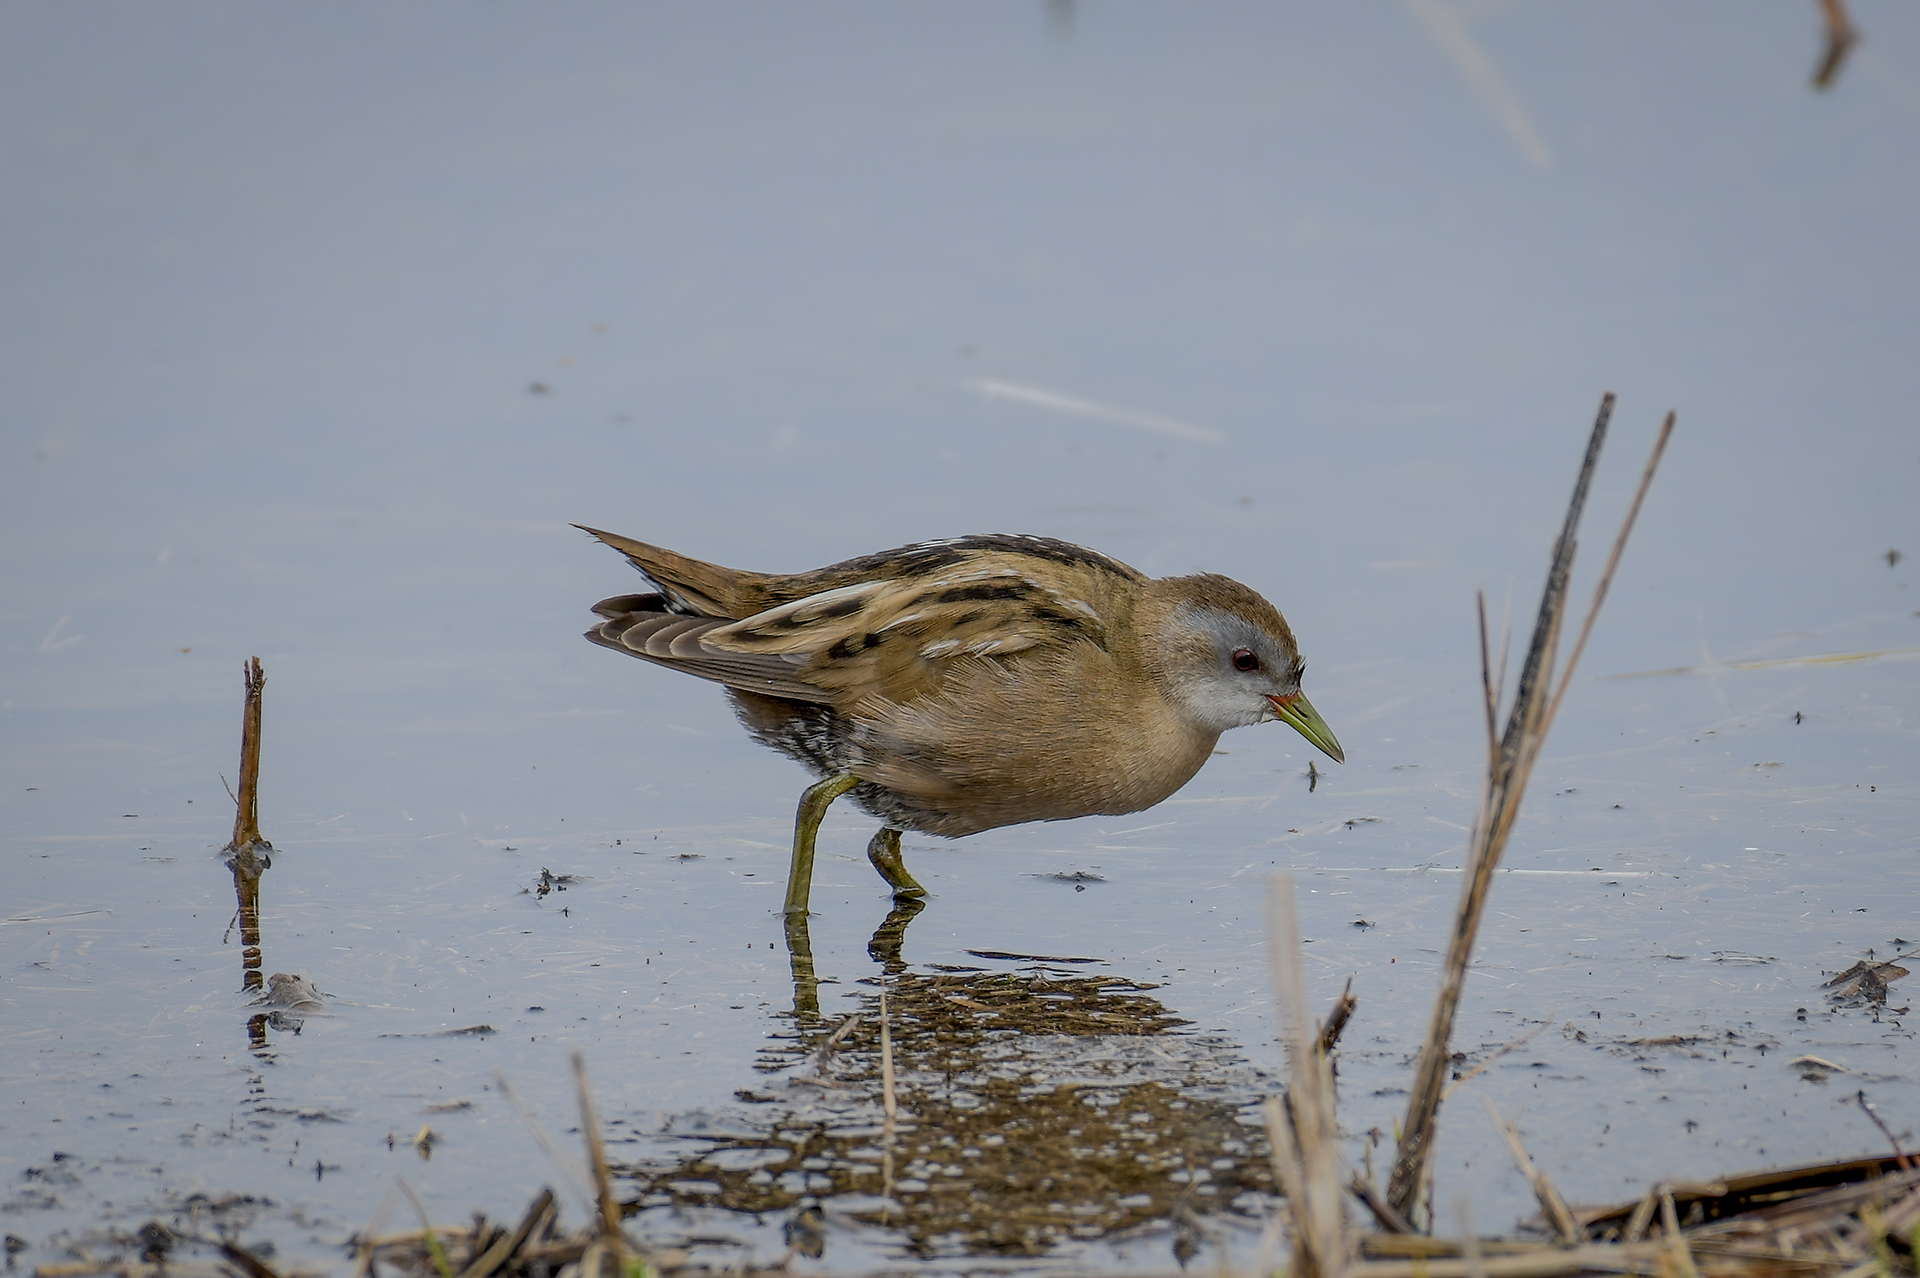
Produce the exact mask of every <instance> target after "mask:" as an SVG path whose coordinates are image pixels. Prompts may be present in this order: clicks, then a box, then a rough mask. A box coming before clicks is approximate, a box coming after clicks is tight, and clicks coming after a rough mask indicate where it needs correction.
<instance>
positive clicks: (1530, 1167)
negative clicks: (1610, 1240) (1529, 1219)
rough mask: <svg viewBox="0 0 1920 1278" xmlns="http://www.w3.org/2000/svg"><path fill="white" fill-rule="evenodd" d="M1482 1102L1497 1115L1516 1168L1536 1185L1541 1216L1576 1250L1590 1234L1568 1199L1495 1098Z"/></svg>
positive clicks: (1495, 1120) (1534, 1193)
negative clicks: (1538, 1163) (1569, 1207)
mask: <svg viewBox="0 0 1920 1278" xmlns="http://www.w3.org/2000/svg"><path fill="white" fill-rule="evenodd" d="M1482 1099H1483V1100H1486V1102H1487V1113H1489V1114H1491V1115H1493V1125H1494V1126H1495V1127H1496V1128H1498V1129H1499V1131H1500V1138H1501V1139H1502V1140H1504V1141H1506V1143H1507V1152H1508V1153H1509V1154H1511V1155H1512V1156H1513V1165H1514V1166H1516V1167H1518V1168H1519V1169H1520V1174H1521V1175H1522V1176H1525V1177H1526V1178H1527V1183H1528V1184H1530V1185H1532V1186H1533V1196H1534V1198H1536V1199H1537V1200H1538V1201H1539V1203H1540V1214H1541V1215H1542V1216H1544V1217H1546V1219H1547V1223H1548V1224H1550V1225H1552V1226H1553V1232H1554V1233H1556V1234H1558V1235H1560V1241H1561V1242H1563V1243H1565V1244H1566V1245H1567V1246H1569V1247H1573V1246H1577V1245H1579V1244H1580V1243H1583V1242H1585V1241H1586V1240H1587V1235H1586V1232H1585V1231H1584V1230H1582V1229H1581V1228H1580V1226H1579V1225H1577V1224H1575V1223H1574V1219H1573V1213H1572V1212H1570V1211H1568V1210H1567V1202H1566V1199H1564V1198H1562V1197H1560V1191H1559V1190H1557V1189H1555V1188H1554V1187H1553V1182H1552V1181H1550V1180H1548V1179H1547V1174H1546V1173H1545V1172H1543V1171H1541V1170H1540V1169H1539V1167H1537V1166H1535V1165H1534V1161H1533V1159H1532V1157H1531V1156H1529V1155H1528V1153H1527V1147H1526V1145H1525V1144H1524V1143H1522V1141H1521V1140H1520V1133H1519V1132H1518V1131H1516V1130H1514V1127H1513V1125H1512V1124H1511V1123H1509V1122H1507V1120H1506V1119H1505V1118H1503V1117H1501V1115H1500V1110H1499V1108H1498V1107H1497V1106H1496V1105H1495V1104H1494V1103H1493V1101H1492V1100H1491V1099H1489V1098H1486V1097H1483V1098H1482Z"/></svg>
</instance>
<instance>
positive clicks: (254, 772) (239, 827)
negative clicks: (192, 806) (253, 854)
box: [227, 657, 267, 853]
mask: <svg viewBox="0 0 1920 1278" xmlns="http://www.w3.org/2000/svg"><path fill="white" fill-rule="evenodd" d="M242 669H243V670H244V671H245V674H246V681H247V708H246V711H245V712H244V714H243V716H242V718H241V720H240V793H239V794H238V795H236V796H234V811H233V842H231V843H230V844H228V845H227V846H228V849H229V850H231V851H234V852H240V853H244V852H245V851H246V850H247V849H249V848H251V847H252V846H253V845H254V844H256V843H258V842H260V694H261V692H262V690H264V689H265V688H266V686H267V675H266V672H265V671H264V670H262V669H261V667H260V658H258V657H249V658H248V659H247V664H246V665H245V666H244V667H242Z"/></svg>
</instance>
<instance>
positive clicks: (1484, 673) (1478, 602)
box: [1473, 590, 1506, 767]
mask: <svg viewBox="0 0 1920 1278" xmlns="http://www.w3.org/2000/svg"><path fill="white" fill-rule="evenodd" d="M1473 602H1474V607H1475V609H1476V610H1477V611H1478V612H1479V614H1480V691H1481V693H1482V696H1481V698H1480V699H1481V701H1482V702H1484V703H1485V705H1486V707H1487V766H1488V767H1492V766H1493V762H1494V758H1495V752H1496V751H1497V750H1499V748H1500V729H1499V726H1498V724H1497V723H1496V720H1497V719H1498V718H1499V715H1500V706H1499V696H1500V694H1499V691H1498V689H1496V688H1495V687H1494V683H1493V662H1492V661H1491V660H1489V658H1488V655H1487V592H1486V591H1484V590H1476V591H1474V592H1473ZM1505 645H1506V640H1505V639H1502V640H1501V656H1502V658H1504V657H1505V656H1506V647H1505ZM1503 673H1504V672H1503Z"/></svg>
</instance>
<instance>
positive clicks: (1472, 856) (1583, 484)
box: [1387, 392, 1674, 1226]
mask: <svg viewBox="0 0 1920 1278" xmlns="http://www.w3.org/2000/svg"><path fill="white" fill-rule="evenodd" d="M1612 417H1613V394H1612V392H1608V393H1607V394H1605V395H1603V396H1602V397H1601V399H1600V411H1599V414H1598V416H1597V417H1596V418H1595V419H1594V423H1593V432H1592V434H1591V435H1590V436H1589V437H1588V439H1587V452H1586V458H1585V460H1584V461H1583V462H1582V463H1581V466H1580V477H1579V479H1578V480H1576V481H1575V483H1574V487H1573V497H1572V499H1571V500H1570V501H1569V502H1568V504H1567V515H1566V519H1565V521H1564V523H1563V524H1562V525H1561V529H1560V536H1559V538H1558V539H1557V540H1556V541H1555V542H1554V546H1553V557H1552V561H1551V565H1550V567H1549V568H1548V571H1547V584H1546V589H1545V590H1544V591H1543V592H1542V594H1541V598H1540V613H1539V617H1538V618H1537V620H1536V621H1535V623H1534V628H1533V639H1532V641H1531V643H1530V644H1529V645H1528V648H1527V657H1526V661H1525V663H1524V664H1523V665H1522V666H1521V668H1520V682H1519V685H1518V687H1517V688H1516V689H1515V691H1514V698H1513V705H1512V707H1511V709H1510V710H1509V711H1508V714H1507V726H1506V730H1505V732H1504V733H1502V734H1500V735H1499V736H1497V737H1496V735H1495V731H1494V728H1495V724H1496V722H1497V721H1498V717H1499V715H1498V710H1499V701H1500V686H1501V685H1500V681H1499V680H1498V679H1496V677H1495V676H1494V674H1493V661H1492V658H1491V655H1490V654H1489V653H1488V651H1487V649H1486V639H1487V624H1486V601H1485V599H1484V598H1482V599H1481V600H1480V607H1479V614H1480V642H1481V650H1480V672H1481V681H1482V691H1483V693H1484V697H1485V702H1486V716H1487V755H1488V760H1487V779H1486V785H1485V787H1484V788H1483V789H1482V791H1481V794H1480V806H1479V810H1478V812H1477V813H1476V814H1475V816H1474V823H1473V833H1472V835H1471V836H1470V837H1469V838H1468V841H1467V848H1468V857H1467V861H1468V870H1467V874H1466V882H1465V883H1464V884H1463V885H1462V888H1461V895H1460V904H1459V906H1458V907H1457V909H1456V910H1455V913H1454V927H1453V937H1452V939H1451V941H1450V942H1449V944H1448V948H1447V960H1446V965H1445V967H1444V968H1443V969H1442V974H1441V980H1440V993H1439V995H1438V997H1436V998H1435V1000H1434V1007H1433V1019H1432V1021H1431V1023H1430V1024H1429V1025H1428V1028H1427V1037H1426V1041H1425V1043H1424V1044H1423V1045H1422V1047H1421V1049H1420V1057H1419V1060H1418V1063H1417V1064H1416V1066H1415V1069H1414V1083H1413V1087H1412V1091H1411V1095H1410V1096H1409V1098H1408V1101H1407V1117H1406V1121H1405V1123H1404V1124H1403V1125H1402V1127H1401V1135H1400V1142H1399V1147H1398V1149H1397V1151H1396V1153H1395V1156H1394V1162H1393V1171H1392V1174H1391V1176H1390V1177H1389V1180H1388V1184H1387V1203H1388V1205H1389V1206H1390V1207H1391V1208H1392V1209H1393V1211H1394V1212H1395V1213H1397V1214H1398V1215H1399V1216H1401V1217H1403V1218H1405V1219H1408V1220H1412V1219H1413V1218H1414V1210H1415V1205H1416V1204H1417V1203H1418V1201H1419V1197H1420V1189H1421V1185H1422V1183H1423V1181H1424V1179H1425V1177H1426V1172H1427V1166H1428V1162H1429V1160H1430V1158H1431V1156H1432V1152H1433V1142H1434V1138H1435V1135H1436V1132H1437V1130H1438V1123H1439V1112H1440V1101H1441V1098H1442V1089H1443V1086H1444V1083H1445V1080H1446V1072H1447V1064H1448V1045H1449V1043H1450V1041H1451V1039H1452V1037H1453V1022H1454V1017H1455V1014H1456V1013H1457V1012H1458V1010H1459V1006H1460V992H1461V988H1462V986H1463V985H1464V984H1465V981H1466V974H1467V964H1468V963H1469V962H1470V961H1471V959H1472V957H1473V946H1474V941H1475V939H1476V938H1477V937H1478V935H1479V931H1480V920H1481V917H1482V916H1483V915H1484V913H1485V912H1486V904H1487V895H1488V892H1489V890H1490V888H1491V887H1492V884H1493V873H1494V871H1495V870H1496V869H1497V868H1498V867H1499V865H1500V857H1501V854H1502V853H1503V852H1504V851H1505V850H1506V845H1507V837H1508V835H1509V834H1511V833H1512V830H1513V823H1514V820H1515V818H1516V817H1518V816H1519V814H1520V801H1521V799H1522V797H1523V796H1524V795H1525V793H1526V787H1527V778H1528V777H1529V776H1530V775H1531V774H1532V772H1533V765H1534V761H1535V760H1536V759H1537V758H1538V757H1539V754H1540V747H1541V745H1542V744H1543V743H1544V742H1545V740H1546V736H1547V730H1548V728H1550V727H1551V726H1552V724H1553V718H1554V715H1555V714H1556V713H1557V712H1558V710H1559V708H1560V702H1561V701H1562V700H1563V699H1564V698H1565V696H1566V693H1567V687H1568V684H1569V683H1570V681H1571V680H1572V678H1573V670H1574V667H1575V665H1577V664H1578V662H1579V660H1580V654H1581V652H1582V650H1584V649H1585V647H1586V644H1587V638H1588V636H1589V635H1591V634H1592V633H1593V623H1594V620H1595V618H1596V617H1598V615H1599V612H1600V605H1601V603H1602V602H1604V601H1605V599H1606V597H1607V587H1608V586H1609V585H1610V584H1611V583H1612V580H1613V573H1614V570H1615V568H1616V567H1617V566H1618V565H1619V563H1620V556H1621V554H1622V552H1623V551H1624V550H1625V549H1626V544H1627V537H1628V535H1629V534H1630V533H1632V531H1633V525H1634V521H1635V519H1636V518H1638V516H1639V513H1640V506H1641V503H1642V502H1643V501H1644V500H1645V498H1646V494H1647V488H1648V485H1650V484H1651V483H1652V482H1653V474H1654V470H1655V469H1656V468H1657V467H1658V466H1659V464H1660V457H1661V455H1662V454H1663V453H1664V452H1665V451H1666V446H1667V440H1668V438H1669V437H1670V436H1671V435H1672V434H1673V425H1674V415H1673V414H1672V413H1668V414H1667V417H1666V420H1665V422H1664V423H1662V425H1661V428H1660V437H1659V439H1658V441H1657V442H1656V443H1655V444H1654V447H1653V454H1652V456H1651V457H1650V458H1649V459H1648V461H1647V466H1646V470H1645V471H1644V472H1643V473H1642V474H1641V477H1640V487H1639V489H1638V491H1637V492H1636V493H1635V494H1634V498H1633V504H1632V506H1631V507H1630V508H1629V510H1628V512H1627V516H1626V519H1625V520H1624V521H1623V522H1622V524H1621V526H1620V534H1619V536H1618V537H1616V538H1615V539H1614V544H1613V553H1612V555H1611V556H1609V557H1608V560H1607V565H1606V568H1605V570H1604V571H1603V572H1602V573H1601V575H1600V584H1599V586H1598V587H1597V588H1596V590H1595V591H1594V598H1593V603H1592V604H1591V605H1590V606H1589V608H1588V610H1587V617H1586V622H1585V624H1584V625H1583V626H1582V627H1581V630H1580V636H1579V638H1578V639H1577V640H1576V641H1575V643H1574V647H1573V652H1572V655H1571V656H1570V657H1569V658H1568V660H1567V664H1566V668H1565V670H1564V671H1563V672H1562V674H1561V677H1560V682H1559V685H1558V687H1557V688H1556V687H1553V676H1554V665H1555V660H1556V657H1557V654H1558V651H1559V645H1560V633H1561V623H1562V621H1563V619H1564V616H1565V612H1566V597H1567V584H1568V581H1569V579H1570V578H1571V576H1572V573H1573V559H1574V551H1575V548H1576V545H1577V542H1576V538H1575V533H1576V532H1577V531H1578V530H1579V526H1580V516H1581V514H1582V512H1583V511H1584V510H1585V508H1586V502H1587V492H1588V489H1589V488H1590V487H1591V486H1592V483H1593V474H1594V470H1595V468H1596V467H1597V466H1598V464H1599V461H1600V449H1601V446H1602V445H1603V444H1604V443H1605V442H1606V437H1607V425H1608V423H1609V421H1611V419H1612ZM1505 647H1506V645H1505V642H1504V640H1503V642H1502V645H1501V649H1502V651H1501V673H1502V674H1503V675H1504V673H1505V666H1506V653H1505ZM1550 689H1551V695H1549V690H1550ZM1431 1223H1432V1222H1431V1221H1429V1222H1428V1224H1429V1226H1431Z"/></svg>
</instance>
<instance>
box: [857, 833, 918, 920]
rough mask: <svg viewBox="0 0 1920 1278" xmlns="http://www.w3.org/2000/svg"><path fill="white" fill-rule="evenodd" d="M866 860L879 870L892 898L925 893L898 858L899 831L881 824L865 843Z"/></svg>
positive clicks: (909, 897)
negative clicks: (870, 840) (868, 841)
mask: <svg viewBox="0 0 1920 1278" xmlns="http://www.w3.org/2000/svg"><path fill="white" fill-rule="evenodd" d="M867 860H869V861H871V862H873V868H874V869H876V870H878V871H880V877H881V878H883V879H885V880H886V881H887V883H888V884H889V885H890V886H891V887H892V888H893V899H894V900H896V901H900V900H911V899H913V898H915V897H922V896H925V895H926V894H927V890H926V889H925V888H923V887H921V886H920V885H919V884H918V883H916V882H914V879H913V876H912V875H911V874H908V873H907V863H906V862H905V861H903V860H901V859H900V831H898V830H895V829H892V828H890V827H888V826H884V825H883V826H881V827H880V829H879V830H878V831H877V832H876V833H875V834H874V836H873V840H872V842H870V843H868V844H867Z"/></svg>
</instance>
